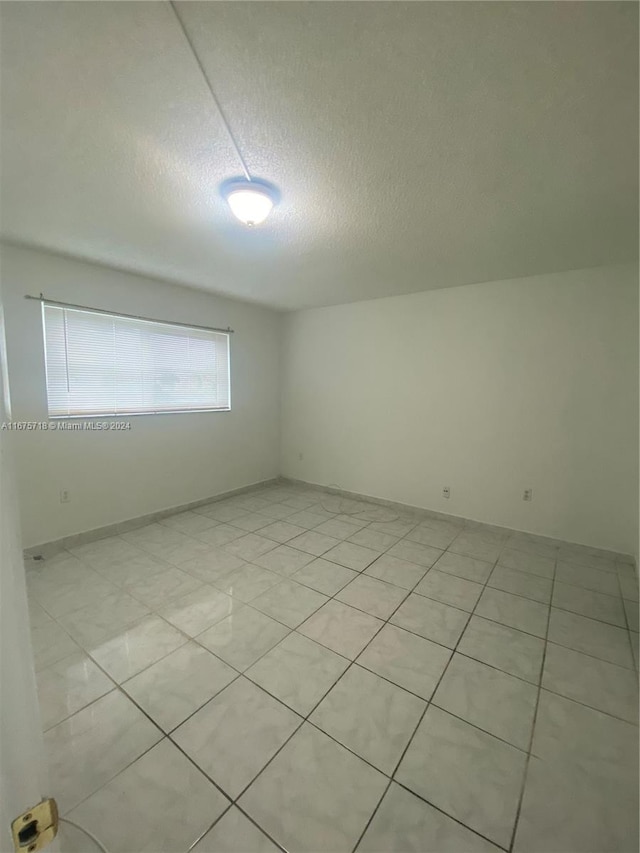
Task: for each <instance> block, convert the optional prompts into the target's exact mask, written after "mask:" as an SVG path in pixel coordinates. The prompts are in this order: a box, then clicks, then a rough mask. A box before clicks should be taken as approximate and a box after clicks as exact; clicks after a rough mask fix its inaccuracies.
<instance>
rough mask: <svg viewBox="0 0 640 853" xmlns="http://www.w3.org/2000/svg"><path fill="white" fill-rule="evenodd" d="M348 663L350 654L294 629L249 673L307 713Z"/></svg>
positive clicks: (286, 701)
mask: <svg viewBox="0 0 640 853" xmlns="http://www.w3.org/2000/svg"><path fill="white" fill-rule="evenodd" d="M348 666H349V661H348V660H347V659H346V658H344V657H342V656H341V655H338V654H336V653H335V652H332V651H331V650H330V649H327V648H325V647H324V646H321V645H319V644H318V643H315V642H314V641H313V640H309V639H308V638H307V637H303V636H302V635H301V634H298V633H297V632H295V631H294V632H292V633H291V634H289V635H288V636H287V637H285V638H284V640H282V642H280V643H278V645H277V646H275V647H274V648H273V649H272V650H271V651H270V652H267V654H266V655H264V657H262V658H260V660H259V661H258V662H257V663H255V664H254V665H253V666H251V667H249V669H248V670H246V672H245V675H246V676H247V678H250V679H251V680H252V681H254V682H255V683H256V684H258V685H260V687H263V688H264V689H265V690H266V691H267V692H269V693H271V694H272V695H273V696H275V697H276V699H280V701H281V702H284V703H285V705H288V706H289V707H290V708H293V710H294V711H296V712H297V713H298V714H302V715H303V716H306V715H307V714H308V713H309V712H310V711H311V710H312V708H313V707H314V706H315V705H316V704H317V703H318V702H319V701H320V700H321V699H322V697H323V696H324V694H325V693H326V692H327V691H328V690H329V689H330V688H331V686H332V685H333V684H334V683H335V682H336V681H337V680H338V678H340V676H341V675H342V673H343V672H344V671H345V669H346V668H347V667H348Z"/></svg>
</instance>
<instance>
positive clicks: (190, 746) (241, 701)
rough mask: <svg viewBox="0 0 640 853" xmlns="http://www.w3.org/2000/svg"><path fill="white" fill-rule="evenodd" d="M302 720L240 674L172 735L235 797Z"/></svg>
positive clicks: (212, 777)
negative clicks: (239, 676)
mask: <svg viewBox="0 0 640 853" xmlns="http://www.w3.org/2000/svg"><path fill="white" fill-rule="evenodd" d="M301 722H302V718H301V717H299V716H298V715H297V714H295V713H294V712H293V711H292V710H291V709H290V708H287V707H286V706H285V705H283V704H282V703H281V702H278V701H277V700H276V699H273V698H272V697H271V696H269V695H268V694H267V693H265V692H264V690H261V689H260V688H259V687H256V686H255V685H254V684H252V683H251V682H250V681H248V680H247V679H246V678H242V677H241V678H238V679H237V680H236V681H234V682H233V683H232V684H230V685H229V686H228V687H225V689H224V690H222V691H221V692H220V693H218V695H217V696H215V697H214V698H213V699H212V700H211V701H210V702H208V703H207V704H206V705H204V706H203V707H202V708H201V709H200V710H199V711H197V712H196V713H195V714H194V715H193V716H192V717H190V718H189V719H188V720H187V721H186V722H185V723H183V724H182V725H181V726H180V727H179V728H178V729H176V730H175V731H174V732H173V734H172V739H173V740H174V741H175V742H176V743H177V744H178V746H179V747H180V748H181V749H183V750H184V751H185V752H186V753H187V755H188V756H189V757H190V758H191V759H192V760H193V761H194V762H195V763H196V764H197V765H198V767H200V768H202V770H204V772H205V773H206V774H207V775H208V776H209V777H210V778H211V779H213V780H214V781H215V782H216V784H217V785H219V786H220V787H221V788H222V789H223V791H225V793H226V794H227V795H228V796H230V797H232V798H235V797H237V796H238V795H239V794H240V793H241V792H242V791H243V790H244V788H246V786H247V785H248V784H249V783H250V782H251V781H252V780H253V779H254V778H255V777H256V775H257V774H258V773H259V772H260V770H262V768H263V767H264V766H265V764H266V763H267V762H268V761H269V760H270V759H271V758H272V757H273V756H274V755H275V753H276V752H277V751H278V750H279V749H280V747H281V746H282V745H283V744H284V743H285V741H286V740H287V739H288V738H289V737H290V736H291V735H292V734H293V732H294V731H295V730H296V728H297V727H298V726H299V725H300V723H301Z"/></svg>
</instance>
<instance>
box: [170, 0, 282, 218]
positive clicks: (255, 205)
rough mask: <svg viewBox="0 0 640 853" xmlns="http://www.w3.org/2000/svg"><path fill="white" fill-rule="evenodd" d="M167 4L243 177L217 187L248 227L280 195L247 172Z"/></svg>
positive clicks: (172, 2) (263, 215)
mask: <svg viewBox="0 0 640 853" xmlns="http://www.w3.org/2000/svg"><path fill="white" fill-rule="evenodd" d="M169 5H170V6H171V8H172V9H173V13H174V15H175V16H176V19H177V21H178V23H179V25H180V29H181V30H182V32H183V34H184V37H185V38H186V40H187V43H188V45H189V47H190V48H191V53H192V54H193V56H194V58H195V60H196V62H197V64H198V68H199V69H200V73H201V74H202V76H203V77H204V80H205V83H206V84H207V88H208V89H209V92H210V94H211V97H212V98H213V102H214V104H215V105H216V109H217V111H218V114H219V115H220V118H221V119H222V123H223V124H224V126H225V129H226V131H227V134H228V136H229V140H230V142H231V145H232V146H233V148H234V150H235V152H236V154H237V155H238V160H239V161H240V165H241V166H242V171H243V172H244V178H230V179H229V180H226V181H224V182H223V183H222V185H221V186H220V191H221V193H222V195H223V197H224V198H225V199H226V201H227V203H228V204H229V207H230V208H231V212H232V213H233V215H234V216H235V217H236V219H239V220H240V222H242V223H244V224H245V225H247V226H249V227H252V226H254V225H259V224H260V223H261V222H264V221H265V219H266V218H267V216H269V214H270V213H271V210H272V208H273V206H274V204H277V203H278V201H279V199H280V195H279V193H278V191H277V189H276V188H275V187H274V186H273V184H270V183H269V182H268V181H263V180H261V179H260V178H252V177H251V174H250V172H249V168H248V167H247V164H246V162H245V159H244V157H243V156H242V152H241V151H240V147H239V145H238V143H237V142H236V139H235V136H234V135H233V132H232V130H231V127H230V126H229V122H228V121H227V118H226V116H225V114H224V110H223V109H222V106H221V105H220V101H219V100H218V96H217V95H216V93H215V92H214V91H213V86H212V85H211V81H210V80H209V78H208V76H207V72H206V71H205V70H204V66H203V64H202V62H201V61H200V57H199V56H198V54H197V52H196V49H195V47H194V44H193V42H192V40H191V36H190V35H189V33H188V32H187V28H186V27H185V25H184V22H183V20H182V18H181V17H180V14H179V12H178V9H177V4H176V2H175V0H169Z"/></svg>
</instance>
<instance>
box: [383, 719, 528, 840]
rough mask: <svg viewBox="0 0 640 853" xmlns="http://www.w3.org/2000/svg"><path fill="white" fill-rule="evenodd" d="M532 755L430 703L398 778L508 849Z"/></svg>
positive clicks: (426, 798)
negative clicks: (529, 757)
mask: <svg viewBox="0 0 640 853" xmlns="http://www.w3.org/2000/svg"><path fill="white" fill-rule="evenodd" d="M525 763H526V754H525V753H524V752H521V751H520V750H518V749H516V748H515V747H513V746H509V745H508V744H506V743H503V742H502V741H501V740H498V739H497V738H495V737H493V736H492V735H489V734H486V733H485V732H482V731H480V729H477V728H475V726H471V725H469V724H468V723H465V722H464V721H463V720H459V719H458V718H457V717H453V716H451V715H450V714H447V713H446V712H445V711H441V710H440V709H439V708H434V707H430V708H429V709H428V710H427V713H426V714H425V716H424V719H423V720H422V722H421V723H420V726H419V727H418V731H417V733H416V736H415V737H414V739H413V740H412V741H411V744H410V745H409V749H408V750H407V752H406V755H405V757H404V758H403V760H402V763H401V764H400V768H399V770H398V773H397V774H396V779H397V781H398V782H400V784H402V785H405V786H406V787H408V788H410V789H411V790H412V791H415V793H416V794H418V795H420V796H421V797H423V798H424V799H425V800H428V801H429V802H430V803H433V805H434V806H436V807H437V808H439V809H441V810H442V811H443V812H445V813H446V814H448V815H450V816H451V817H453V818H455V819H456V820H459V821H461V822H462V823H463V824H464V825H465V826H468V827H470V828H471V829H473V830H475V831H476V832H478V833H480V834H481V835H483V836H484V837H485V838H488V839H490V840H491V841H493V842H495V843H496V844H499V845H500V846H501V847H504V848H508V846H509V843H510V841H511V833H512V831H513V827H514V824H515V820H516V811H517V808H518V800H519V797H520V790H521V785H522V779H523V775H524V769H525Z"/></svg>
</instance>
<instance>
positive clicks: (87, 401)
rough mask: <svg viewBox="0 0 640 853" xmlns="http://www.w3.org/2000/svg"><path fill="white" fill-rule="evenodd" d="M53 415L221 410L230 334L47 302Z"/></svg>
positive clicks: (226, 400) (225, 404) (225, 400)
mask: <svg viewBox="0 0 640 853" xmlns="http://www.w3.org/2000/svg"><path fill="white" fill-rule="evenodd" d="M42 317H43V325H44V340H45V355H46V373H47V399H48V404H49V416H50V417H54V418H55V417H73V416H78V415H127V414H129V415H133V414H143V413H145V412H147V413H152V412H184V411H202V410H207V411H220V410H223V411H224V410H228V409H229V408H230V407H231V406H230V383H229V335H228V334H226V333H224V332H214V331H209V330H206V329H198V328H191V327H186V326H176V325H172V324H170V323H159V322H154V321H151V320H138V319H133V318H130V317H122V316H119V315H117V314H105V313H99V312H93V311H88V310H81V309H78V308H66V307H61V306H59V305H49V304H47V303H43V306H42Z"/></svg>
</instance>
